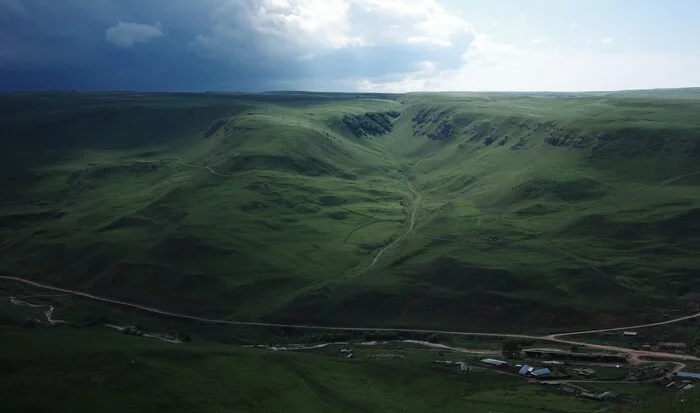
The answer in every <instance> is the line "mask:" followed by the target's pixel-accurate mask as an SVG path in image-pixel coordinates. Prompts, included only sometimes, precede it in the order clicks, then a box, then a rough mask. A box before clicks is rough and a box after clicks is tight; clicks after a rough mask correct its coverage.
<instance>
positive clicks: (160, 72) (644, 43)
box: [0, 0, 700, 92]
mask: <svg viewBox="0 0 700 413" xmlns="http://www.w3.org/2000/svg"><path fill="white" fill-rule="evenodd" d="M697 16H700V2H698V1H695V0H693V1H691V0H676V1H674V2H662V1H649V0H646V1H645V0H637V1H630V0H617V1H601V0H557V1H555V0H541V1H518V0H490V1H470V0H467V1H458V0H167V1H164V0H60V1H58V0H56V1H48V0H0V90H27V89H78V90H157V91H203V90H241V91H262V90H279V89H295V90H299V89H306V90H331V91H392V92H404V91H419V90H556V91H564V90H572V91H575V90H617V89H634V88H656V87H691V86H700V46H699V45H698V43H697V39H700V25H698V24H697V22H696V20H697Z"/></svg>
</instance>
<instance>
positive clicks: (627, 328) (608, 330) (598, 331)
mask: <svg viewBox="0 0 700 413" xmlns="http://www.w3.org/2000/svg"><path fill="white" fill-rule="evenodd" d="M694 318H700V313H697V314H692V315H688V316H683V317H678V318H673V319H671V320H666V321H661V322H658V323H649V324H638V325H634V326H626V327H615V328H603V329H600V330H585V331H574V332H572V333H557V334H550V335H548V336H546V337H547V338H558V337H565V336H576V335H582V334H596V333H607V332H611V331H622V330H635V329H638V328H646V327H656V326H663V325H666V324H673V323H677V322H679V321H685V320H692V319H694Z"/></svg>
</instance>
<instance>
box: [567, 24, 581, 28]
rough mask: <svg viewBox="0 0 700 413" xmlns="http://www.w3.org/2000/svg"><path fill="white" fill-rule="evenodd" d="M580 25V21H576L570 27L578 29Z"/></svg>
mask: <svg viewBox="0 0 700 413" xmlns="http://www.w3.org/2000/svg"><path fill="white" fill-rule="evenodd" d="M579 27H581V25H580V24H578V23H576V22H572V23H571V24H570V25H569V29H578V28H579Z"/></svg>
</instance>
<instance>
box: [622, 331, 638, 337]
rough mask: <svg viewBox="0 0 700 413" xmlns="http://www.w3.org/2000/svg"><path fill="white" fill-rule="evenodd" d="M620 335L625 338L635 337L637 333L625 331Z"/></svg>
mask: <svg viewBox="0 0 700 413" xmlns="http://www.w3.org/2000/svg"><path fill="white" fill-rule="evenodd" d="M622 335H623V336H627V337H636V336H637V332H636V331H625V332H624V333H622Z"/></svg>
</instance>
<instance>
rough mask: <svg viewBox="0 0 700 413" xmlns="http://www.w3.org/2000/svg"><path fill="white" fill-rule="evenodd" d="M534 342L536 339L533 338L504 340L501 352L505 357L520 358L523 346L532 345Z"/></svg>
mask: <svg viewBox="0 0 700 413" xmlns="http://www.w3.org/2000/svg"><path fill="white" fill-rule="evenodd" d="M533 344H534V341H532V340H521V339H515V338H509V339H507V340H504V341H503V344H502V348H501V352H502V353H503V357H505V358H518V356H519V355H520V351H521V350H522V349H523V348H525V347H529V346H532V345H533Z"/></svg>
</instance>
